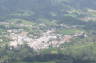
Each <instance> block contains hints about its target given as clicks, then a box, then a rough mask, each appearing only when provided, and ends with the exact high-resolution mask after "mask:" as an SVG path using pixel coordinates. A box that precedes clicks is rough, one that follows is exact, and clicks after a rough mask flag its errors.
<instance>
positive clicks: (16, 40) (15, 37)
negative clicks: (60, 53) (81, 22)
mask: <svg viewBox="0 0 96 63" xmlns="http://www.w3.org/2000/svg"><path fill="white" fill-rule="evenodd" d="M7 32H8V33H9V37H10V39H11V41H10V43H9V45H10V46H12V47H15V48H16V47H18V45H23V44H24V43H26V44H27V45H28V46H30V47H31V48H33V49H34V50H40V49H46V48H49V47H50V46H51V47H59V46H60V45H61V44H64V43H65V42H71V40H72V39H73V38H74V37H80V38H84V37H87V35H86V34H85V33H84V32H81V33H76V34H74V35H64V36H61V35H59V34H55V33H54V32H55V30H48V31H46V32H45V33H42V36H41V37H39V38H37V39H33V38H30V37H28V32H25V31H24V30H21V29H20V30H19V33H17V31H16V30H7Z"/></svg>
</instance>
